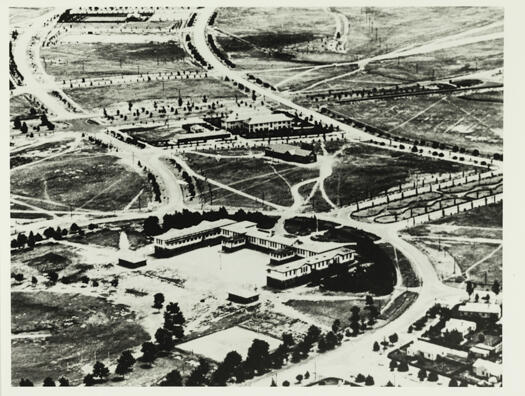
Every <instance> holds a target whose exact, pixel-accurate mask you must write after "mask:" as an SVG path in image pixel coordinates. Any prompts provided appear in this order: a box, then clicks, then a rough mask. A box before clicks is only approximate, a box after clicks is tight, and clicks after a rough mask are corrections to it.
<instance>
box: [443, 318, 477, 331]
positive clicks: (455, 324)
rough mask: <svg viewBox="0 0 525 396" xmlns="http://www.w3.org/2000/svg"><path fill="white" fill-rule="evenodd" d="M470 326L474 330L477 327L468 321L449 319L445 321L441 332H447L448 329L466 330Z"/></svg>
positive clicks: (474, 323)
mask: <svg viewBox="0 0 525 396" xmlns="http://www.w3.org/2000/svg"><path fill="white" fill-rule="evenodd" d="M471 326H474V328H475V327H476V326H477V324H476V322H472V321H470V320H463V319H455V318H451V319H449V320H447V322H446V323H445V327H443V330H449V329H456V330H457V329H466V328H469V327H471Z"/></svg>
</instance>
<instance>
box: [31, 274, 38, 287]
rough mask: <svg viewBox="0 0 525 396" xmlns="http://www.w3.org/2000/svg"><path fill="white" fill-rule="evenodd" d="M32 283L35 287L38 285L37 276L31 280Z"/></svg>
mask: <svg viewBox="0 0 525 396" xmlns="http://www.w3.org/2000/svg"><path fill="white" fill-rule="evenodd" d="M31 283H32V284H33V285H36V284H37V283H38V279H37V278H36V277H35V276H33V277H32V278H31Z"/></svg>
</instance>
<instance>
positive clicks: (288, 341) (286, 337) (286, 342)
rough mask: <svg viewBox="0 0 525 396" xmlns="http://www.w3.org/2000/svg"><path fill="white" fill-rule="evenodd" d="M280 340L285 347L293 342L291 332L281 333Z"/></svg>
mask: <svg viewBox="0 0 525 396" xmlns="http://www.w3.org/2000/svg"><path fill="white" fill-rule="evenodd" d="M282 340H283V344H284V346H286V347H287V348H289V347H291V346H292V345H294V344H295V341H294V339H293V335H292V334H291V333H283V336H282Z"/></svg>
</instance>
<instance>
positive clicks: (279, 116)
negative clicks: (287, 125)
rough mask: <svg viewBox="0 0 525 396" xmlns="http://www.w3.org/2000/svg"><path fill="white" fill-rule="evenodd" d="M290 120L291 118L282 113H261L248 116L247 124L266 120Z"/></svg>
mask: <svg viewBox="0 0 525 396" xmlns="http://www.w3.org/2000/svg"><path fill="white" fill-rule="evenodd" d="M284 121H292V118H290V117H288V116H287V115H286V114H282V113H271V114H261V115H256V116H253V117H251V118H250V120H249V121H248V125H257V124H264V123H267V122H284Z"/></svg>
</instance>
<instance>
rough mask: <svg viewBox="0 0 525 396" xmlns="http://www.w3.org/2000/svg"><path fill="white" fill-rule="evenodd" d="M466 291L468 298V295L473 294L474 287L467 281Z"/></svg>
mask: <svg viewBox="0 0 525 396" xmlns="http://www.w3.org/2000/svg"><path fill="white" fill-rule="evenodd" d="M466 290H467V293H468V295H469V297H470V295H471V294H472V293H473V292H474V285H473V284H472V282H471V281H467V284H466Z"/></svg>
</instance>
